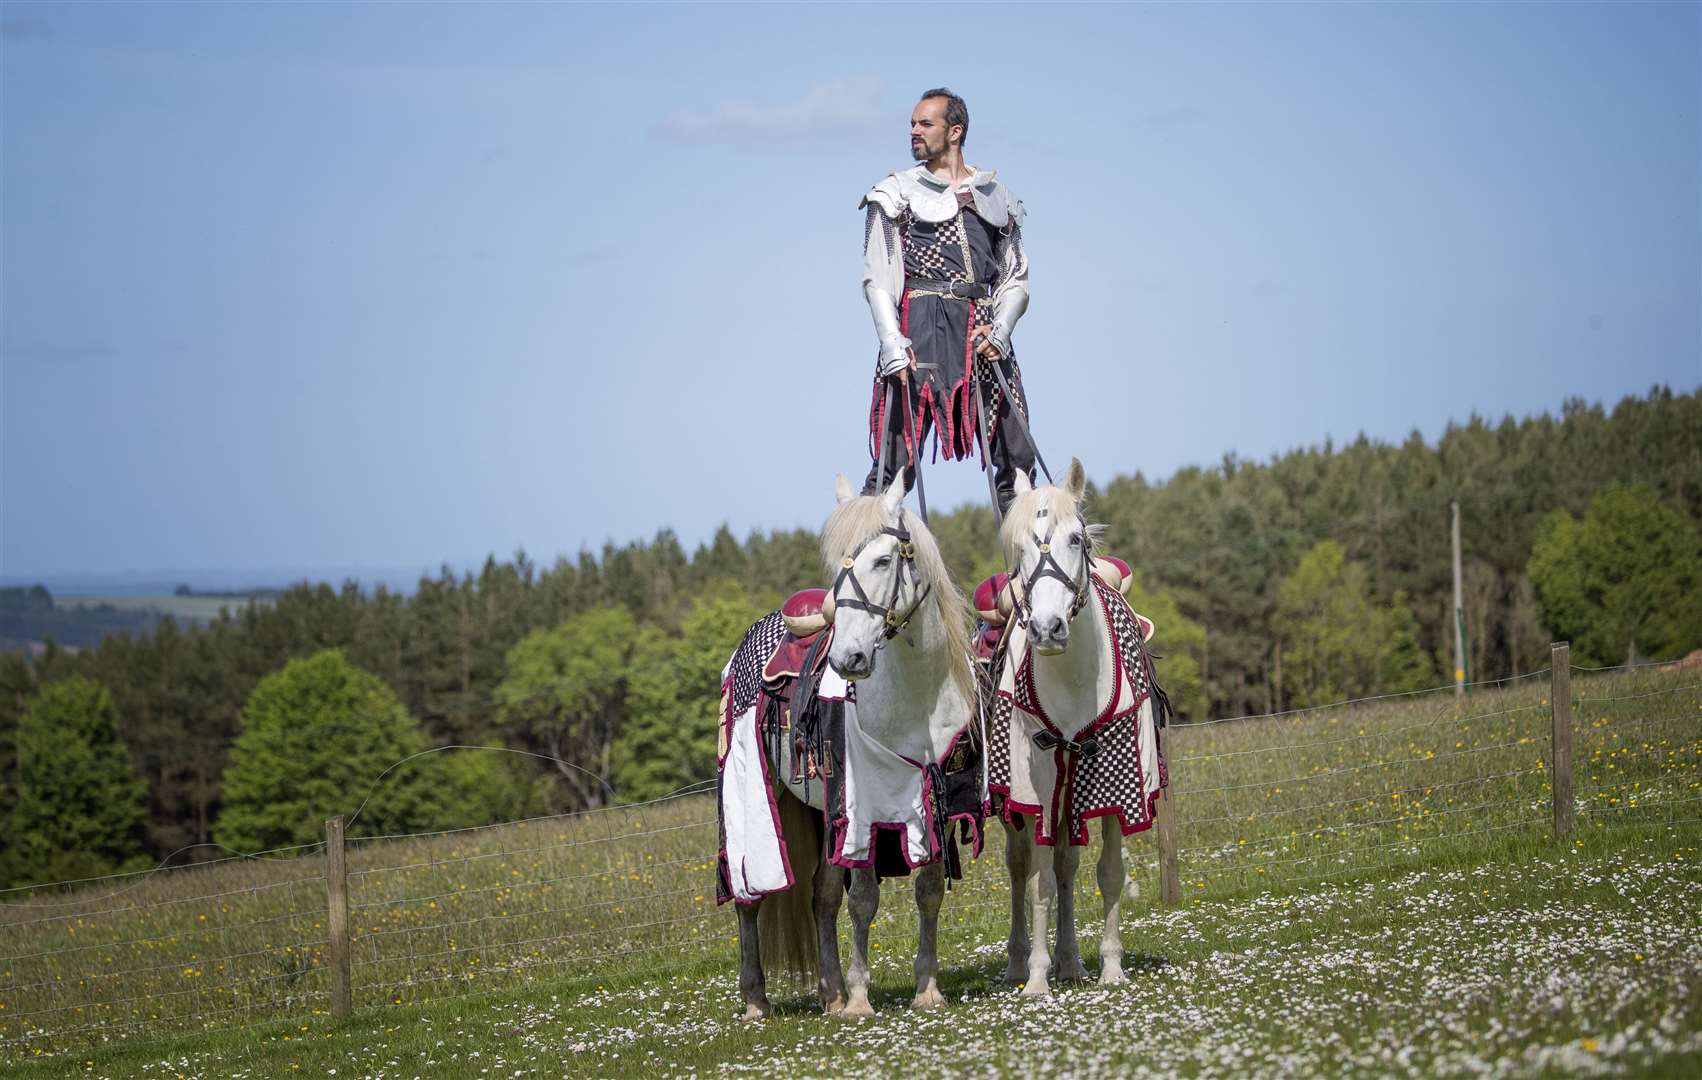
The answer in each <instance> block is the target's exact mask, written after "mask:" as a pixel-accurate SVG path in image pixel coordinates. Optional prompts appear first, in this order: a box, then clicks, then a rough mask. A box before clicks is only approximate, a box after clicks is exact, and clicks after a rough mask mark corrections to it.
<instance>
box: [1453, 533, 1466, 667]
mask: <svg viewBox="0 0 1702 1080" xmlns="http://www.w3.org/2000/svg"><path fill="white" fill-rule="evenodd" d="M1449 505H1450V506H1451V507H1453V511H1454V529H1453V532H1454V700H1456V701H1458V700H1459V699H1461V698H1463V697H1465V696H1466V616H1465V601H1464V597H1463V590H1462V589H1461V586H1460V503H1459V500H1457V499H1456V500H1455V501H1454V502H1452V503H1450V504H1449Z"/></svg>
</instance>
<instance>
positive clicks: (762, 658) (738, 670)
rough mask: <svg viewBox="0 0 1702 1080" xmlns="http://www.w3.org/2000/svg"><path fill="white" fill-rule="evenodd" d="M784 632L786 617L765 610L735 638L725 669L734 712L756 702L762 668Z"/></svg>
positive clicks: (777, 645)
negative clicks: (736, 642)
mask: <svg viewBox="0 0 1702 1080" xmlns="http://www.w3.org/2000/svg"><path fill="white" fill-rule="evenodd" d="M785 636H786V620H784V619H782V618H781V617H780V612H778V611H771V612H769V613H768V614H767V615H765V616H763V617H762V618H760V619H758V620H757V621H756V622H754V623H752V624H751V628H750V629H749V630H746V631H745V637H744V640H743V641H741V642H739V647H738V649H737V650H736V651H735V652H734V653H733V665H732V668H731V669H730V670H729V671H728V677H729V678H731V679H732V680H733V700H732V710H733V715H734V716H740V715H743V713H744V711H745V710H746V709H748V708H750V707H751V706H752V705H755V704H756V696H757V694H758V693H760V692H761V691H762V669H763V668H764V667H765V666H767V664H768V659H769V657H771V656H773V655H774V650H775V649H776V648H778V647H779V645H780V639H781V638H783V637H785Z"/></svg>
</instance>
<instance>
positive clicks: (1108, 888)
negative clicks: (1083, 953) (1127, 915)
mask: <svg viewBox="0 0 1702 1080" xmlns="http://www.w3.org/2000/svg"><path fill="white" fill-rule="evenodd" d="M1127 884H1128V878H1127V876H1126V872H1125V871H1124V869H1123V830H1122V829H1121V828H1120V827H1119V826H1118V823H1117V818H1116V816H1115V815H1113V816H1110V817H1107V818H1106V819H1105V833H1104V836H1103V839H1102V840H1101V842H1100V848H1099V895H1100V896H1101V897H1102V898H1104V901H1105V933H1104V935H1103V936H1102V937H1101V938H1100V939H1099V982H1100V984H1101V985H1102V986H1113V985H1115V984H1117V983H1120V982H1122V981H1123V915H1122V912H1123V888H1124V886H1126V885H1127Z"/></svg>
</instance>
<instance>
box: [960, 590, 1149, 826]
mask: <svg viewBox="0 0 1702 1080" xmlns="http://www.w3.org/2000/svg"><path fill="white" fill-rule="evenodd" d="M1091 580H1092V582H1093V595H1092V597H1090V598H1089V600H1088V602H1089V603H1094V604H1098V605H1099V607H1100V610H1101V611H1102V612H1103V613H1104V616H1105V621H1106V624H1107V626H1108V627H1109V628H1110V633H1111V652H1112V658H1113V663H1114V665H1115V669H1116V670H1115V673H1114V674H1115V677H1114V679H1113V682H1112V688H1111V694H1110V700H1109V701H1106V702H1103V703H1102V704H1101V705H1100V707H1099V709H1098V712H1097V714H1096V715H1094V716H1091V717H1080V716H1051V715H1048V714H1047V712H1046V710H1045V709H1044V708H1043V707H1042V705H1041V701H1040V695H1039V693H1038V692H1037V690H1036V689H1035V683H1034V663H1035V656H1034V653H1033V651H1032V650H1031V649H1029V647H1028V634H1027V632H1026V628H1025V627H1023V626H1019V625H1014V624H1013V625H1011V626H1008V627H1007V628H1006V630H1005V641H1004V649H1003V659H1002V662H1000V664H999V666H998V668H997V671H996V676H995V677H996V679H997V684H996V685H997V691H996V693H995V695H994V697H993V701H992V706H991V708H990V709H989V715H988V717H987V769H988V784H987V787H988V791H989V792H990V793H991V794H992V796H993V801H994V803H995V805H999V804H1001V803H1002V813H1003V814H1004V817H1005V820H1007V821H1009V820H1010V817H1011V815H1012V814H1018V813H1021V814H1033V815H1035V819H1036V820H1035V826H1034V836H1035V840H1036V841H1037V842H1039V843H1041V844H1045V845H1052V844H1054V843H1056V842H1057V839H1058V837H1059V836H1060V835H1063V836H1065V837H1067V838H1068V840H1069V842H1070V843H1072V844H1078V845H1083V844H1086V843H1087V842H1088V827H1087V823H1088V822H1089V821H1091V820H1092V819H1094V818H1097V817H1106V816H1109V815H1113V814H1114V815H1116V817H1117V820H1118V823H1119V825H1120V826H1121V828H1122V830H1123V835H1125V836H1127V835H1129V834H1131V833H1137V832H1140V831H1142V830H1144V829H1148V828H1151V827H1152V824H1153V821H1154V820H1155V812H1156V809H1157V808H1156V805H1155V804H1156V803H1157V801H1158V795H1159V792H1160V790H1161V789H1163V788H1164V787H1165V786H1166V785H1167V784H1168V783H1169V773H1168V770H1167V769H1166V767H1165V762H1164V752H1163V749H1162V747H1161V746H1160V744H1159V731H1158V729H1159V726H1160V722H1161V720H1162V716H1161V715H1160V713H1161V711H1162V710H1163V709H1164V708H1165V705H1164V698H1163V691H1162V690H1159V689H1158V684H1157V681H1156V679H1155V678H1154V675H1153V668H1152V656H1151V654H1150V653H1149V652H1148V651H1147V647H1146V641H1145V639H1144V638H1143V637H1142V636H1141V628H1140V622H1139V621H1138V620H1137V619H1136V617H1135V613H1134V610H1133V609H1132V608H1130V607H1129V603H1128V601H1127V600H1125V599H1123V595H1122V593H1120V592H1118V591H1117V589H1116V588H1114V587H1113V586H1111V585H1109V584H1107V583H1106V582H1105V581H1104V580H1102V579H1101V578H1100V577H1099V575H1098V574H1093V575H1092V576H1091ZM1155 691H1156V692H1155ZM1043 733H1044V734H1043ZM1037 735H1038V736H1040V741H1039V742H1037V741H1036V736H1037ZM1041 743H1050V744H1054V745H1051V746H1050V747H1049V748H1047V747H1043V746H1042V745H1041ZM1090 744H1091V745H1092V746H1094V747H1096V749H1094V750H1092V751H1089V752H1085V753H1084V752H1083V751H1084V750H1086V748H1087V747H1088V746H1089V745H1090Z"/></svg>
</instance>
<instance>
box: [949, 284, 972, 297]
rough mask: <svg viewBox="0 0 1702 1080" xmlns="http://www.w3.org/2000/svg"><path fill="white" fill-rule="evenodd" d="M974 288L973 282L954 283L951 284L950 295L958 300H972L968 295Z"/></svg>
mask: <svg viewBox="0 0 1702 1080" xmlns="http://www.w3.org/2000/svg"><path fill="white" fill-rule="evenodd" d="M974 287H975V283H974V282H973V281H954V282H952V283H951V294H952V295H953V296H955V297H957V298H958V299H959V300H970V299H973V298H974V297H973V295H972V294H971V293H970V290H971V289H973V288H974Z"/></svg>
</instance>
